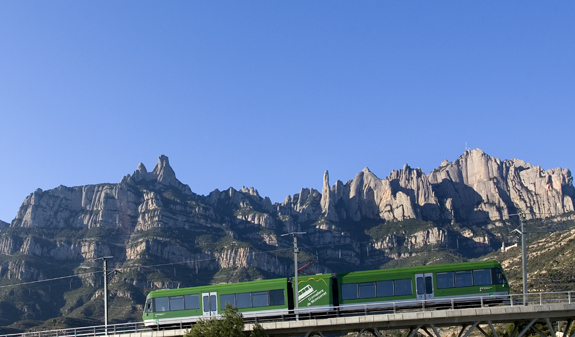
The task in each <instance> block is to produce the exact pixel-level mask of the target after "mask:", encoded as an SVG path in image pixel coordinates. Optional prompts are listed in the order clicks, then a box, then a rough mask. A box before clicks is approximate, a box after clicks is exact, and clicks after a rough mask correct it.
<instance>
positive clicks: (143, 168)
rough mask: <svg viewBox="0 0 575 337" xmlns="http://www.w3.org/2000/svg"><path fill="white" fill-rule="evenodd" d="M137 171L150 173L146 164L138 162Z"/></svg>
mask: <svg viewBox="0 0 575 337" xmlns="http://www.w3.org/2000/svg"><path fill="white" fill-rule="evenodd" d="M136 171H137V172H140V173H148V170H146V166H145V165H144V164H143V163H140V164H138V168H137V169H136Z"/></svg>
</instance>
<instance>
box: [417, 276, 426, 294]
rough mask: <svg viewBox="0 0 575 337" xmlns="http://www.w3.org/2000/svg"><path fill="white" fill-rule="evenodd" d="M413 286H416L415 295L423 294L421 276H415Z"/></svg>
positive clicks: (423, 288)
mask: <svg viewBox="0 0 575 337" xmlns="http://www.w3.org/2000/svg"><path fill="white" fill-rule="evenodd" d="M415 286H416V287H417V295H423V294H425V287H424V286H423V277H416V279H415Z"/></svg>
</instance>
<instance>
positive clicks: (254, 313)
mask: <svg viewBox="0 0 575 337" xmlns="http://www.w3.org/2000/svg"><path fill="white" fill-rule="evenodd" d="M294 288H295V287H294V285H293V284H292V279H287V278H282V279H271V280H262V281H251V282H241V283H231V284H220V285H209V286H201V287H193V288H183V289H166V290H156V291H152V292H150V293H149V294H148V298H147V300H146V305H145V308H144V314H143V321H144V323H145V324H146V325H147V326H152V325H154V326H155V325H169V324H180V323H193V322H196V321H197V320H198V319H200V318H210V317H219V316H220V315H221V314H222V313H223V310H224V308H225V304H226V303H230V304H231V305H232V306H234V307H236V308H237V309H238V311H239V312H241V313H242V314H243V316H244V317H246V318H250V317H272V316H278V317H279V316H282V315H287V314H292V313H293V309H294V307H295V305H294V300H295V298H294V297H295V295H294V290H295V289H294ZM297 291H298V299H299V301H298V308H299V310H300V311H299V313H301V314H307V313H310V314H311V313H320V312H321V313H329V314H337V313H338V312H339V313H341V312H346V311H350V312H351V311H354V310H356V309H359V308H360V307H361V308H364V307H368V308H375V307H388V306H391V305H394V306H402V305H414V304H416V303H417V301H426V303H430V305H434V304H437V303H448V302H451V301H452V300H454V301H460V300H465V299H466V298H476V299H477V298H478V297H479V296H482V297H486V298H487V300H501V299H504V298H506V296H507V295H508V294H509V285H508V284H507V281H506V279H505V276H504V274H503V270H502V269H501V265H500V264H499V263H498V262H496V261H481V262H465V263H453V264H444V265H431V266H424V267H409V268H397V269H381V270H369V271H357V272H350V273H340V274H320V275H308V276H300V277H299V278H298V285H297ZM477 301H478V300H477ZM359 306H360V307H359Z"/></svg>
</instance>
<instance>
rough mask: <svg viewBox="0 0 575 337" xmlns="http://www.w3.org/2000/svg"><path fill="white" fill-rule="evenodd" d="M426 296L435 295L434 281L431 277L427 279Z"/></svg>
mask: <svg viewBox="0 0 575 337" xmlns="http://www.w3.org/2000/svg"><path fill="white" fill-rule="evenodd" d="M425 294H426V295H431V294H433V280H432V277H431V276H426V277H425Z"/></svg>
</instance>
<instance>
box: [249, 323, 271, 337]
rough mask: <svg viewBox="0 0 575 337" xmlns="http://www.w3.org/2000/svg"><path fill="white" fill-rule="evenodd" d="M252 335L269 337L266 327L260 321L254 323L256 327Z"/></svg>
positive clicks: (252, 336)
mask: <svg viewBox="0 0 575 337" xmlns="http://www.w3.org/2000/svg"><path fill="white" fill-rule="evenodd" d="M250 337H268V335H267V334H266V332H265V330H264V328H263V327H262V326H261V325H260V323H256V324H255V325H254V329H253V330H252V332H251V333H250Z"/></svg>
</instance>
